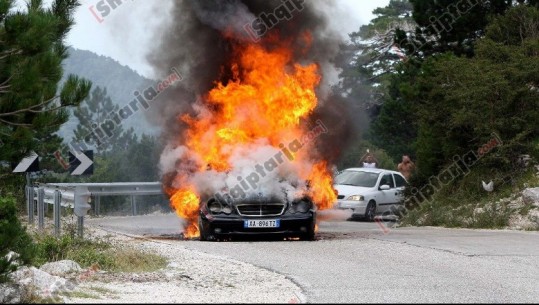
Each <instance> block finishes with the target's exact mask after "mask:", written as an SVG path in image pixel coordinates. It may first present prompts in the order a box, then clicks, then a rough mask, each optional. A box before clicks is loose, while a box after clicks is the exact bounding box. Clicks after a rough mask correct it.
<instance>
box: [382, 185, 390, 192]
mask: <svg viewBox="0 0 539 305" xmlns="http://www.w3.org/2000/svg"><path fill="white" fill-rule="evenodd" d="M389 189H390V187H389V185H387V184H384V185H380V190H381V191H387V190H389Z"/></svg>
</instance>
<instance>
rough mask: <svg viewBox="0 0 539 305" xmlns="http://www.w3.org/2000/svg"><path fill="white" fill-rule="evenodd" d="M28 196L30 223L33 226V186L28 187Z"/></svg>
mask: <svg viewBox="0 0 539 305" xmlns="http://www.w3.org/2000/svg"><path fill="white" fill-rule="evenodd" d="M26 196H28V197H27V198H26V199H27V202H26V205H27V210H28V223H29V224H31V225H33V224H34V187H33V186H29V187H28V192H27V195H26Z"/></svg>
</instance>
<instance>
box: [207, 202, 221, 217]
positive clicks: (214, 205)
mask: <svg viewBox="0 0 539 305" xmlns="http://www.w3.org/2000/svg"><path fill="white" fill-rule="evenodd" d="M208 208H209V209H210V212H212V214H219V213H221V211H222V210H223V207H222V206H221V204H220V203H219V202H217V201H212V202H210V203H209V204H208Z"/></svg>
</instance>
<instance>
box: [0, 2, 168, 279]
mask: <svg viewBox="0 0 539 305" xmlns="http://www.w3.org/2000/svg"><path fill="white" fill-rule="evenodd" d="M17 4H18V3H17V2H16V1H13V0H0V67H1V69H0V283H2V282H6V281H8V280H9V274H10V273H11V272H13V271H15V270H16V269H17V268H18V267H20V266H38V267H39V266H41V265H42V264H44V263H46V262H50V261H57V260H63V259H69V260H73V261H75V262H77V263H79V264H80V265H81V266H82V267H83V268H88V267H97V268H99V269H100V270H105V271H110V272H145V271H154V270H157V269H160V268H162V267H164V266H165V265H166V260H165V259H164V258H163V257H161V256H158V255H156V254H153V253H144V252H141V251H137V250H135V249H133V248H130V247H128V246H124V245H118V244H114V243H111V242H110V241H108V240H105V239H81V238H78V237H76V235H75V232H74V231H73V230H64V232H66V233H65V234H64V235H62V236H61V237H60V238H56V237H53V236H50V235H47V234H44V233H43V232H39V233H36V234H33V233H31V232H29V231H28V230H27V228H25V227H24V225H23V223H21V220H20V218H19V216H20V215H22V214H26V207H25V195H24V186H25V185H26V179H25V178H26V177H25V176H24V175H23V174H13V173H12V172H11V171H12V168H11V165H12V164H17V163H19V162H20V161H21V160H22V158H23V157H24V156H28V155H29V154H30V153H31V152H36V153H37V154H38V155H39V156H40V157H41V158H40V168H41V170H42V171H41V172H40V173H36V174H33V175H32V179H33V180H34V182H35V181H36V180H38V181H39V182H47V181H54V182H81V179H79V180H77V178H72V177H70V176H69V173H68V172H67V170H66V169H65V168H63V167H62V166H61V165H60V163H59V162H58V161H57V160H56V158H55V155H54V154H55V152H58V151H62V152H63V156H64V158H67V153H66V152H67V146H66V145H65V142H64V140H65V139H63V138H61V137H60V136H59V135H58V133H57V131H58V130H59V128H60V126H62V124H64V123H66V122H67V121H68V119H69V118H70V117H71V116H75V117H77V118H78V119H79V120H80V122H81V125H80V126H79V127H77V129H76V138H77V139H78V140H80V139H81V137H85V136H86V135H87V134H88V133H89V129H90V128H91V127H90V126H91V125H92V124H91V122H94V121H95V120H96V118H97V116H101V117H104V115H106V114H107V113H108V112H109V111H112V110H113V108H114V106H113V105H112V104H111V103H110V99H109V98H108V97H107V93H106V89H100V88H96V89H94V91H92V92H91V87H92V84H91V82H89V81H87V80H85V79H81V78H79V77H77V76H74V75H68V76H65V77H64V73H63V69H62V61H63V60H64V59H65V58H67V57H68V56H69V53H68V48H67V47H66V46H65V44H64V39H65V37H66V36H67V34H68V33H69V31H70V30H71V28H72V26H73V24H74V21H73V15H74V12H75V10H76V8H77V7H78V6H79V5H80V3H79V1H74V0H54V1H52V2H50V3H44V2H43V1H27V3H26V5H25V7H24V8H22V9H18V8H17V7H18V6H17ZM117 108H118V106H116V109H117ZM87 125H88V126H87ZM115 132H116V134H115V135H114V141H113V142H111V143H109V144H108V145H104V146H102V147H101V151H99V152H98V153H97V155H96V157H97V162H99V163H100V164H101V166H100V167H99V168H98V169H97V170H96V175H95V176H94V177H92V178H89V179H82V180H83V181H88V182H91V181H99V182H107V181H134V180H138V181H150V180H151V181H155V180H156V179H157V171H156V164H157V162H156V161H155V158H156V156H157V155H156V153H155V151H156V150H157V146H158V145H157V141H156V139H155V138H153V137H149V136H141V137H138V136H137V135H135V134H134V133H133V130H131V129H130V130H127V131H125V130H123V129H122V128H121V126H119V127H118V128H117V129H116V130H115ZM129 160H130V161H129ZM130 162H131V163H130ZM133 162H134V164H137V166H132V164H133ZM92 179H94V180H92ZM117 201H118V202H117V204H116V206H117V207H122V206H124V205H125V202H126V200H125V199H123V198H122V199H117ZM109 207H114V204H111V205H104V210H105V211H106V209H107V208H109ZM10 252H15V253H16V254H17V255H18V256H17V255H11V256H9V257H8V254H9V253H10Z"/></svg>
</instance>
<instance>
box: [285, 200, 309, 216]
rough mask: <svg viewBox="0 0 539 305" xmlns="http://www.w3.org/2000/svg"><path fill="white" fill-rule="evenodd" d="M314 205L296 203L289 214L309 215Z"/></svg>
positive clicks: (302, 201)
mask: <svg viewBox="0 0 539 305" xmlns="http://www.w3.org/2000/svg"><path fill="white" fill-rule="evenodd" d="M311 207H312V205H311V203H309V202H308V201H304V200H301V201H295V202H292V203H291V204H290V206H289V208H288V211H289V213H291V214H296V213H307V212H309V210H310V209H311Z"/></svg>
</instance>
